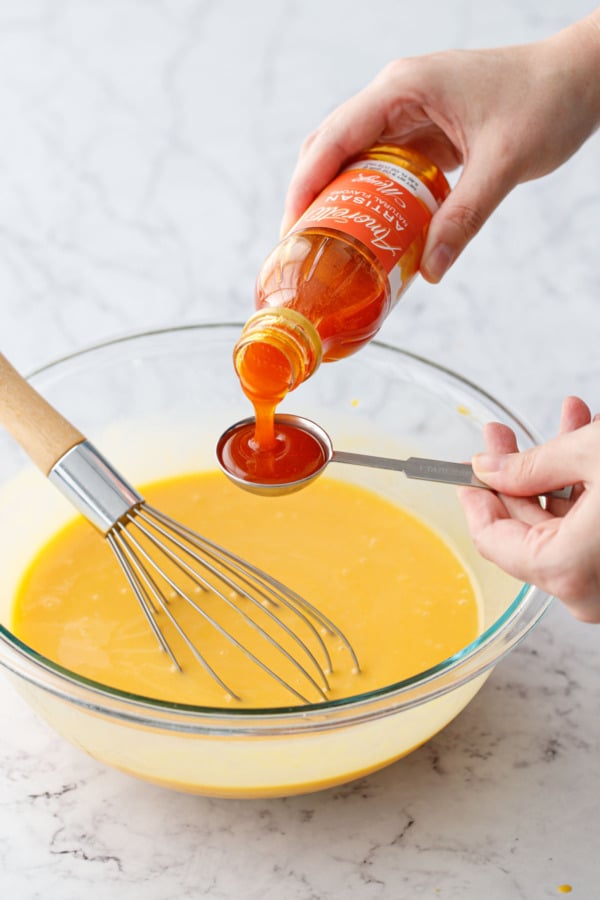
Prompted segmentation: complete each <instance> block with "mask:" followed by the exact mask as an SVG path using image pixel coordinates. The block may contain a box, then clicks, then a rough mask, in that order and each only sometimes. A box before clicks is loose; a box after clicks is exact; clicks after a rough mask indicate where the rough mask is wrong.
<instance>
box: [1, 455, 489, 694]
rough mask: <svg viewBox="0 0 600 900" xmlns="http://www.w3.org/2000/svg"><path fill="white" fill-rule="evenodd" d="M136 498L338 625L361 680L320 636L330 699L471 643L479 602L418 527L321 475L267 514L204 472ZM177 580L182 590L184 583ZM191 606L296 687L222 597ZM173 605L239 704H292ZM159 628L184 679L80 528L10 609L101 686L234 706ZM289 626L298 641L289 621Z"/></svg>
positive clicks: (95, 539)
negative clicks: (329, 666)
mask: <svg viewBox="0 0 600 900" xmlns="http://www.w3.org/2000/svg"><path fill="white" fill-rule="evenodd" d="M143 493H144V495H145V496H146V497H147V499H148V501H149V502H150V503H152V504H153V505H155V506H156V507H158V508H159V509H163V510H164V511H165V512H167V513H169V514H171V515H172V516H174V517H175V518H177V519H179V520H180V521H183V522H185V523H186V524H187V525H189V526H191V527H192V528H195V529H196V530H197V531H199V532H200V533H202V534H203V535H205V536H206V537H209V538H210V539H212V540H214V541H216V542H217V543H219V544H221V545H223V546H225V547H227V548H228V549H230V550H232V551H233V552H235V553H237V554H238V555H240V556H241V557H243V558H246V559H248V560H249V561H250V562H252V563H254V564H255V565H257V566H260V567H261V568H263V569H264V570H266V571H268V572H269V573H270V574H272V575H273V576H274V577H276V578H278V579H279V580H281V581H282V582H284V583H285V584H288V585H289V586H290V587H291V588H292V589H294V590H296V591H297V592H298V593H300V594H302V595H303V596H305V597H306V598H307V599H308V600H310V602H311V603H313V604H314V605H315V606H316V607H317V608H319V609H320V610H322V611H323V612H324V613H325V614H326V615H328V616H329V617H330V618H331V619H332V620H333V621H334V622H335V623H336V624H337V625H338V626H339V628H341V630H342V631H343V632H344V634H345V635H346V636H347V638H348V639H349V640H350V642H351V643H352V645H353V646H354V649H355V651H356V653H357V655H358V658H359V661H360V666H361V672H360V674H356V673H355V672H354V671H353V667H352V661H351V659H350V656H349V654H348V653H347V651H346V650H345V649H344V648H343V647H342V646H340V645H339V642H338V640H337V639H336V638H333V637H330V638H327V637H326V638H325V639H326V640H327V642H328V647H329V650H330V654H331V656H332V660H333V673H332V675H331V676H330V679H329V681H330V690H329V693H328V696H329V697H331V698H332V699H334V698H339V697H345V696H350V695H352V694H356V693H361V692H363V691H370V690H372V689H374V688H378V687H383V686H385V685H387V684H390V683H393V682H396V681H398V680H400V679H403V678H408V677H409V676H411V675H415V674H416V673H418V672H421V671H423V670H424V669H427V668H429V667H431V666H434V665H436V664H437V663H439V662H440V661H442V660H443V659H445V658H447V657H448V656H451V655H452V654H454V653H456V652H457V651H458V650H460V649H461V648H462V647H464V646H465V645H467V644H468V643H469V642H470V641H472V640H473V639H474V638H475V637H476V635H477V633H478V630H479V609H478V603H477V599H476V596H475V591H474V588H473V584H472V583H471V581H470V579H469V576H468V574H467V572H466V571H465V569H464V566H463V565H462V563H461V561H460V560H459V559H458V558H457V556H456V555H455V554H454V553H453V551H452V550H451V549H450V548H449V547H448V545H447V544H446V543H445V542H444V540H442V539H441V538H440V537H439V535H437V534H436V533H435V532H433V531H432V530H431V529H430V528H429V527H428V526H427V525H426V524H425V523H423V522H422V521H420V520H419V519H417V518H415V517H414V516H413V515H411V514H409V513H408V512H405V511H403V510H402V509H399V508H398V507H396V506H394V505H393V504H391V503H389V502H388V501H387V500H384V499H383V498H382V497H380V496H378V495H376V494H374V493H371V492H370V491H366V490H364V489H362V488H358V487H356V486H354V485H351V484H347V483H344V482H341V481H339V482H338V481H333V480H331V479H329V478H321V479H319V480H317V481H316V482H315V483H314V484H312V485H310V486H309V487H307V488H306V489H305V490H303V491H300V492H298V493H296V494H293V495H290V496H286V497H275V498H273V499H272V500H270V501H269V502H268V503H266V502H265V501H264V500H263V499H261V498H259V497H255V496H253V495H251V494H249V493H247V492H245V491H241V490H239V488H237V487H235V486H234V485H231V484H230V483H229V482H228V481H227V479H226V478H225V477H224V476H223V475H222V474H221V473H217V472H209V473H203V474H197V475H189V476H182V477H180V478H172V479H168V480H165V481H163V482H158V483H156V484H153V485H149V486H147V487H145V488H144V489H143ZM175 578H176V580H177V581H178V583H180V582H181V579H182V575H181V573H179V574H178V575H176V576H175ZM194 599H195V600H196V601H197V602H198V603H201V604H202V605H203V606H206V608H207V609H208V610H210V611H211V612H212V613H214V614H215V615H217V616H219V617H220V620H221V621H222V623H223V624H224V625H225V627H229V628H230V630H231V631H233V633H235V634H236V635H237V636H238V637H239V638H240V639H241V640H242V642H243V643H245V644H246V645H247V646H249V647H250V648H251V649H252V650H254V651H255V652H256V654H257V655H258V656H260V657H261V659H264V661H265V662H266V663H267V664H270V665H272V666H274V667H276V668H277V669H278V671H281V672H282V674H283V675H284V676H285V675H287V676H288V677H290V678H291V679H294V678H297V676H296V675H290V674H289V672H288V671H282V669H281V666H282V665H283V663H282V662H281V660H279V659H278V657H277V656H276V655H275V654H274V652H273V651H272V649H271V648H270V646H268V645H266V644H265V642H264V641H261V639H260V636H258V635H257V634H256V632H255V631H254V630H253V629H247V630H244V628H243V627H242V625H240V623H239V621H238V619H239V617H237V616H236V615H235V614H230V611H229V609H228V608H227V607H225V606H224V604H221V603H220V602H219V600H218V598H216V597H215V596H214V595H212V594H210V593H208V594H207V593H201V594H200V593H196V594H195V595H194ZM242 602H243V601H242ZM221 607H223V611H222V612H221ZM169 608H170V609H171V610H172V612H173V614H174V615H175V616H176V617H177V619H178V621H179V622H180V623H181V625H182V626H183V627H184V628H185V629H186V630H187V631H188V632H189V634H190V635H191V636H192V638H193V640H194V642H195V643H196V645H197V646H198V647H199V648H201V650H202V652H203V653H204V654H205V655H206V656H207V658H208V659H209V661H210V662H211V664H213V665H214V667H215V668H216V669H217V670H218V672H219V674H220V675H221V676H222V677H223V678H224V679H225V681H226V682H227V683H228V684H230V686H231V688H232V690H234V691H235V692H236V693H238V694H239V695H240V697H241V705H243V706H248V707H262V706H282V705H289V703H290V702H294V701H293V699H290V694H289V692H287V691H286V690H285V689H284V688H282V687H281V686H280V685H278V684H277V683H276V682H274V681H273V680H272V679H271V678H269V677H268V676H267V675H265V674H264V673H263V672H262V670H261V669H259V668H258V667H257V666H256V665H253V664H251V663H249V662H248V661H247V659H246V658H245V657H244V656H243V654H242V653H241V652H240V651H239V650H238V649H237V648H236V647H234V646H232V645H230V644H229V643H228V642H227V641H226V640H225V639H224V638H223V637H222V636H221V635H220V634H219V633H218V632H217V631H216V630H214V629H212V628H210V627H208V626H207V625H206V623H204V621H203V620H202V618H201V617H200V616H199V614H198V613H197V612H195V611H194V610H192V609H191V608H190V607H188V606H187V605H185V604H184V602H183V601H182V600H181V599H180V598H178V597H173V598H171V599H170V603H169ZM159 619H160V621H161V623H162V624H161V627H162V628H163V630H164V632H165V635H166V636H167V637H168V640H169V642H170V643H171V644H172V646H173V648H174V650H175V652H176V654H177V656H178V658H179V659H180V662H181V663H182V666H183V673H178V672H175V671H173V670H172V668H171V665H170V662H169V659H168V658H167V656H166V654H165V653H164V652H162V651H161V650H160V649H159V647H158V644H157V642H156V639H155V637H154V635H153V634H152V632H151V630H150V628H149V626H148V624H147V622H146V620H145V618H144V616H143V614H142V612H141V611H140V608H139V606H138V604H137V602H136V600H135V598H134V597H133V594H132V593H131V591H130V589H129V588H128V586H127V584H126V582H125V578H124V576H123V574H122V572H121V570H120V569H119V567H118V565H117V563H116V562H115V560H114V558H113V555H112V553H111V551H110V549H109V547H108V545H107V543H106V541H105V540H104V539H103V538H102V537H101V536H100V535H99V534H98V532H96V531H95V529H94V528H93V527H92V526H91V525H89V524H88V523H87V522H84V521H83V519H81V518H78V519H76V520H74V521H73V522H72V523H71V524H69V525H68V526H67V527H66V528H64V529H63V530H61V531H60V532H58V533H57V534H56V536H55V537H54V538H52V540H50V541H49V543H48V544H47V545H46V546H44V547H43V548H42V549H41V551H40V552H39V554H38V555H37V556H36V557H35V558H34V560H33V561H32V564H31V566H30V568H29V570H28V571H27V572H26V573H25V576H24V578H23V580H22V583H21V585H20V588H19V591H18V595H17V597H16V598H15V603H14V608H13V616H12V626H13V630H14V633H15V634H16V635H17V636H18V637H19V638H20V639H21V640H22V641H23V642H24V643H26V644H28V645H29V646H30V647H33V648H34V649H35V650H37V651H38V652H39V653H41V654H43V655H45V656H47V657H49V658H50V659H52V660H54V661H56V662H57V663H59V664H60V665H62V666H64V667H66V668H67V669H71V670H73V671H75V672H78V673H79V674H81V675H83V676H85V677H87V678H91V679H93V680H95V681H99V682H102V683H104V684H108V685H111V686H113V687H117V688H120V689H122V690H125V691H130V692H133V693H137V694H142V695H145V696H147V697H155V698H159V699H166V700H170V701H173V702H180V703H191V704H199V705H208V706H223V705H225V704H226V703H231V704H232V705H239V701H233V700H230V699H229V700H228V699H227V697H226V695H225V693H224V691H223V690H222V688H220V687H219V686H218V685H217V684H216V683H215V682H214V681H213V680H212V678H211V677H210V676H209V675H207V674H206V673H205V672H204V670H203V669H202V668H201V666H200V664H199V663H198V662H197V661H196V660H195V659H194V658H193V656H192V654H191V652H190V651H189V650H188V649H187V648H186V647H185V645H184V644H183V642H182V640H181V638H180V637H179V635H178V634H177V633H176V631H175V630H174V628H173V626H172V625H170V623H169V622H168V621H165V617H164V614H159ZM288 624H289V625H290V627H291V628H292V629H294V630H295V631H296V632H298V630H299V628H300V626H299V624H298V622H297V621H296V620H295V619H294V618H290V620H289V622H288ZM295 684H296V685H297V686H298V687H303V685H301V684H300V683H299V682H298V681H296V682H295Z"/></svg>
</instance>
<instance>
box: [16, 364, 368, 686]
mask: <svg viewBox="0 0 600 900" xmlns="http://www.w3.org/2000/svg"><path fill="white" fill-rule="evenodd" d="M0 424H2V425H4V427H5V428H6V429H7V431H8V432H9V433H10V434H11V435H12V436H13V437H14V438H15V440H17V441H18V443H20V444H21V446H22V447H23V449H24V450H25V451H26V453H27V454H28V455H29V457H30V458H31V459H32V461H33V462H34V463H35V464H36V465H37V466H38V468H40V469H41V470H42V472H44V474H45V475H47V477H48V479H49V480H50V481H51V482H52V483H53V484H54V485H55V486H56V487H57V488H58V489H59V490H60V491H61V493H62V494H64V495H65V497H66V498H67V499H68V500H69V501H70V502H71V503H72V504H73V506H75V508H76V509H78V510H79V512H80V513H82V515H83V516H85V518H87V519H88V520H89V521H90V522H91V523H92V524H93V525H94V526H95V527H96V528H97V529H98V530H99V531H100V532H102V534H103V535H104V536H105V537H106V539H107V541H108V543H109V545H110V547H111V548H112V550H113V552H114V554H115V556H116V558H117V560H118V562H119V564H120V566H121V568H122V569H123V571H124V573H125V577H126V579H127V581H128V583H129V585H130V587H131V590H132V591H133V593H134V595H135V597H136V599H137V600H138V602H139V604H140V606H141V608H142V611H143V613H144V615H145V617H146V619H147V621H148V623H149V625H150V627H151V629H152V631H153V633H154V635H155V636H156V639H157V640H158V642H159V645H160V646H161V647H162V649H163V650H164V651H165V652H166V653H167V654H168V656H169V659H170V660H171V662H172V664H173V666H174V667H175V668H176V669H179V670H180V671H181V670H182V666H181V664H180V663H179V661H178V659H177V655H176V653H175V651H174V650H173V648H172V646H171V643H170V641H169V640H168V639H167V637H166V636H165V633H164V630H163V627H162V625H163V623H162V622H161V621H160V618H161V617H163V618H164V619H165V620H167V621H168V622H169V623H170V625H171V626H173V628H174V629H175V631H176V632H177V633H178V634H179V636H180V638H181V639H182V640H183V642H184V644H185V645H187V647H188V648H189V650H190V651H191V652H192V654H193V656H194V658H195V659H196V660H197V661H198V662H199V663H200V665H201V666H202V667H203V668H204V669H205V671H206V672H207V673H208V674H209V675H210V676H211V677H212V678H213V679H214V680H215V681H216V683H217V684H219V685H220V686H221V688H222V689H223V690H224V691H225V692H226V693H227V694H229V695H231V696H232V697H234V698H237V699H240V697H239V694H238V693H237V692H236V691H234V690H233V689H232V687H231V686H229V685H228V680H227V679H225V678H223V677H222V676H221V675H220V674H219V673H218V672H217V671H216V669H215V668H214V666H213V665H211V663H210V662H209V661H208V659H207V658H206V655H205V653H203V652H202V650H201V649H200V648H199V647H198V646H196V644H195V643H194V642H193V641H192V639H191V637H190V636H189V634H188V633H187V632H186V630H185V628H183V627H182V625H181V623H180V622H179V621H178V619H177V616H176V615H175V614H174V612H173V610H172V609H170V608H169V596H168V594H169V593H170V594H171V595H172V597H173V599H174V598H179V600H181V601H183V603H185V604H186V605H187V606H188V607H189V608H191V609H192V610H194V612H195V613H197V614H198V616H199V617H200V618H201V620H202V624H203V625H204V624H206V625H207V626H208V627H210V628H212V629H214V630H216V631H217V632H218V633H219V634H220V635H221V636H222V637H223V638H224V640H226V641H227V642H228V643H229V644H231V645H232V646H234V647H236V648H237V650H239V651H241V652H242V653H243V654H244V656H245V658H246V659H248V660H249V661H250V662H251V663H252V664H253V665H255V666H257V667H258V668H260V669H261V670H262V671H263V672H265V673H266V674H267V675H268V676H270V677H271V678H272V679H274V680H275V681H276V682H278V683H279V684H280V685H281V686H282V687H284V688H286V689H287V690H288V691H289V692H290V693H291V694H292V695H293V696H294V697H296V698H297V699H298V700H300V701H302V702H304V703H306V702H310V697H312V696H313V695H316V698H317V699H318V700H322V699H326V696H327V695H326V691H327V690H328V687H329V684H328V679H327V676H328V674H329V673H330V672H331V668H332V666H331V657H330V654H329V652H328V649H327V646H326V644H325V641H324V639H323V637H322V635H321V633H320V631H323V632H325V633H326V634H327V635H328V636H329V637H330V638H331V637H333V638H334V639H335V640H337V641H338V642H339V644H340V645H341V646H342V647H343V648H345V650H346V651H347V654H348V655H349V660H350V665H351V667H352V669H353V670H354V671H356V672H358V671H360V669H359V664H358V660H357V658H356V654H355V653H354V650H353V649H352V646H351V645H350V643H349V641H348V640H347V638H346V637H345V636H344V635H343V634H342V632H341V631H340V630H339V629H338V628H337V627H336V626H335V625H334V624H333V622H331V620H330V619H328V618H327V617H326V616H325V615H324V614H323V613H322V612H321V611H320V610H318V609H317V608H316V607H314V606H313V605H312V604H310V603H309V602H308V601H306V600H305V599H304V598H302V597H301V596H299V595H298V594H297V593H295V592H294V591H292V590H290V589H288V588H287V587H286V586H285V585H283V584H282V583H281V582H279V581H277V580H276V579H275V578H272V577H271V576H269V575H267V574H266V573H264V572H262V571H261V570H260V569H258V568H257V567H255V566H253V565H251V564H249V563H247V562H245V561H244V560H243V559H241V558H240V557H238V556H236V555H235V554H234V553H231V552H229V551H227V550H225V549H224V548H223V547H220V546H219V545H217V544H215V543H213V542H211V541H210V540H208V539H206V538H204V537H202V536H201V535H199V534H197V533H196V532H195V531H193V530H192V529H190V528H188V527H187V526H185V525H182V524H181V523H179V522H176V521H175V520H173V519H172V518H170V517H169V516H167V515H166V514H164V513H163V512H161V511H159V510H157V509H154V508H153V507H151V506H149V505H148V504H146V502H145V500H144V498H143V497H142V496H141V495H140V494H139V493H138V492H137V491H136V490H135V488H133V487H132V486H131V485H130V484H129V483H128V482H127V481H126V480H125V479H124V478H123V477H122V476H121V475H120V474H119V473H118V472H117V471H116V469H114V468H113V467H112V465H111V464H110V463H109V462H108V460H106V459H105V458H104V457H103V456H102V454H101V453H100V452H99V451H98V450H97V449H96V448H95V447H94V446H93V444H91V443H90V442H89V441H87V440H86V438H85V437H84V435H83V434H82V433H81V432H80V431H78V430H77V429H76V428H75V427H74V426H73V425H72V424H71V423H70V422H68V421H67V420H66V419H65V418H63V416H62V415H61V414H60V413H59V412H57V410H55V409H54V407H52V406H51V405H50V404H49V403H48V402H47V401H46V400H45V399H44V398H43V397H42V396H41V395H40V394H38V392H37V391H36V390H35V389H34V388H33V387H32V386H31V385H30V384H29V383H28V382H27V381H26V380H25V379H24V378H23V377H22V376H21V375H20V374H19V373H18V372H17V371H16V369H14V368H13V366H12V365H11V364H10V363H9V362H8V360H7V359H6V358H5V357H4V356H3V355H2V354H0ZM171 573H173V574H171ZM175 573H177V576H178V577H177V580H176V578H175V577H174V574H175ZM180 575H181V576H182V578H184V579H185V582H184V584H181V583H180V582H179V580H178V579H179V576H180ZM199 592H202V593H203V600H204V601H205V602H204V603H201V602H197V601H196V600H195V599H194V598H193V597H192V596H191V594H192V593H199ZM215 598H216V599H217V600H218V602H219V604H221V605H222V607H223V608H226V609H227V610H229V613H231V614H233V616H234V619H235V621H236V622H237V621H239V622H240V623H242V625H243V628H244V629H246V630H247V633H250V632H249V631H248V629H251V630H252V633H253V634H254V635H256V636H258V638H259V645H260V646H262V645H264V646H265V647H269V648H270V649H271V651H272V653H271V656H270V657H269V660H271V658H272V655H273V653H274V654H275V658H276V659H277V661H278V662H277V663H272V664H268V663H267V662H265V660H263V659H261V657H260V656H259V655H258V651H257V652H254V650H251V649H250V648H249V647H247V646H246V645H245V644H244V642H243V641H242V640H240V639H239V638H238V637H236V635H235V634H233V633H232V631H231V629H230V628H228V627H225V626H224V625H223V624H222V622H220V621H219V620H218V618H217V616H216V615H215V614H214V612H212V611H209V609H207V608H206V607H207V606H208V605H211V604H212V601H213V600H214V599H215ZM209 599H210V601H211V604H208V602H207V601H208V600H209ZM244 607H246V608H244ZM284 616H285V618H284ZM291 622H293V623H294V625H293V626H292V624H290V623H291ZM165 624H166V623H165ZM298 630H300V631H301V632H302V635H303V636H301V635H300V634H299V633H298ZM261 642H262V643H261ZM253 643H254V642H253ZM292 649H293V652H292ZM280 663H281V664H282V665H283V671H284V672H285V673H286V674H282V672H281V670H279V671H278V670H277V669H276V666H277V668H279V665H280ZM289 672H291V673H293V676H292V675H290V674H287V673H289ZM292 681H293V682H294V683H293V684H292Z"/></svg>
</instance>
